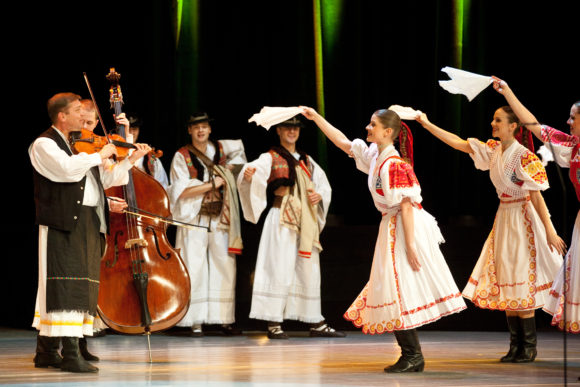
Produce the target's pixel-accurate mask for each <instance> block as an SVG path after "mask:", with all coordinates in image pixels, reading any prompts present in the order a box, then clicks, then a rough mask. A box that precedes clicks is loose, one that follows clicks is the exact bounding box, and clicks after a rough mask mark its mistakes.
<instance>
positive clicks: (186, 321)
mask: <svg viewBox="0 0 580 387" xmlns="http://www.w3.org/2000/svg"><path fill="white" fill-rule="evenodd" d="M199 223H200V225H203V226H207V225H208V224H209V226H210V230H211V231H210V232H207V231H206V230H205V229H202V228H199V229H196V230H192V229H186V228H179V229H178V230H177V234H176V242H175V247H176V248H178V249H181V257H182V258H183V260H184V261H185V264H186V266H187V270H188V271H189V277H190V279H191V299H190V304H189V310H188V311H187V314H186V315H185V316H184V317H183V319H182V320H181V321H180V322H179V323H178V324H177V326H181V327H187V326H192V325H194V324H231V323H233V322H234V321H235V289H236V258H235V255H234V254H228V233H227V231H225V230H218V229H217V224H218V221H217V219H216V217H213V218H212V220H211V224H210V222H209V217H208V216H201V217H200V222H199Z"/></svg>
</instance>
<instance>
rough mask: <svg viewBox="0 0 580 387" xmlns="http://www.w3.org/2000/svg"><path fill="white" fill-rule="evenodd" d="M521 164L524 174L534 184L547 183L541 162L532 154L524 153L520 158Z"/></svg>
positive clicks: (546, 176)
mask: <svg viewBox="0 0 580 387" xmlns="http://www.w3.org/2000/svg"><path fill="white" fill-rule="evenodd" d="M521 164H522V168H523V170H524V172H525V173H526V174H527V175H528V176H530V177H531V178H532V179H533V180H534V181H535V182H536V183H538V184H545V183H546V182H547V181H548V175H546V170H545V169H544V166H543V165H542V162H541V161H540V159H539V158H538V156H536V155H535V154H534V153H532V152H530V151H526V152H525V153H524V154H523V155H522V158H521Z"/></svg>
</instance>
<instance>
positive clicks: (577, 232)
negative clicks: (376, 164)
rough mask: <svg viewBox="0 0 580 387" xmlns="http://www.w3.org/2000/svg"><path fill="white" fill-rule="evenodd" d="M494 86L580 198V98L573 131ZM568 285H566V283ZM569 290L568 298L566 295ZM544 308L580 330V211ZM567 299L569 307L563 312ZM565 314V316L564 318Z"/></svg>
mask: <svg viewBox="0 0 580 387" xmlns="http://www.w3.org/2000/svg"><path fill="white" fill-rule="evenodd" d="M493 87H494V89H496V90H497V91H498V92H499V93H500V94H502V95H503V96H504V97H505V98H506V100H507V102H508V103H509V105H510V106H511V107H512V109H513V110H514V112H515V113H516V115H517V116H518V118H519V120H520V121H521V122H524V123H525V126H526V127H527V128H528V129H529V130H530V131H531V132H532V133H533V134H534V135H535V136H536V137H537V138H539V139H540V140H541V141H542V142H544V143H545V147H546V148H547V150H549V151H553V152H554V156H555V161H556V162H557V163H558V165H560V166H561V167H563V168H570V180H572V184H573V185H574V189H575V191H576V197H577V198H578V201H580V152H578V150H579V149H580V101H578V102H576V103H574V104H573V105H572V107H571V108H570V118H569V119H568V121H567V123H568V125H569V126H570V134H569V135H568V134H566V133H563V132H560V131H558V130H556V129H554V128H551V127H549V126H546V125H540V124H539V123H538V121H537V120H536V117H535V116H534V115H533V114H532V113H531V112H530V111H529V110H528V109H527V108H526V107H525V106H524V105H523V104H522V103H521V102H520V101H519V100H518V99H517V97H516V96H515V95H514V93H513V91H512V90H511V89H510V87H509V86H508V85H507V83H505V82H503V81H502V80H501V79H499V78H497V77H494V83H493ZM564 284H565V285H564ZM564 289H566V298H564ZM550 296H551V297H549V298H548V300H547V302H546V305H544V308H543V309H544V311H546V312H548V313H550V314H551V315H552V316H554V317H553V318H552V325H557V326H558V328H560V329H561V330H564V329H565V330H566V331H567V332H570V333H580V211H578V215H577V216H576V222H575V223H574V231H573V232H572V241H571V243H570V250H569V251H568V254H567V255H566V259H565V260H564V264H563V265H562V267H561V268H560V272H559V273H558V275H557V277H556V278H555V279H554V284H553V285H552V289H551V290H550ZM564 300H565V301H566V310H565V312H566V313H564ZM564 316H565V319H564Z"/></svg>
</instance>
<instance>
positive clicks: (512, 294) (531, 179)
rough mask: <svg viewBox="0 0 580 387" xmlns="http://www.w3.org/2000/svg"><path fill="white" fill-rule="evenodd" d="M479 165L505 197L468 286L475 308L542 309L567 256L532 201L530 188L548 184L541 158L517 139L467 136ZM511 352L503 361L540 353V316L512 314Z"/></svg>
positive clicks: (467, 293)
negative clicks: (505, 143) (554, 246)
mask: <svg viewBox="0 0 580 387" xmlns="http://www.w3.org/2000/svg"><path fill="white" fill-rule="evenodd" d="M467 141H468V142H469V145H470V146H471V148H472V149H473V151H474V153H471V154H470V156H471V158H472V159H473V161H474V163H475V167H476V168H477V169H480V170H484V171H485V170H489V173H490V178H491V181H492V183H493V185H494V186H495V188H496V192H497V195H498V197H499V200H500V204H499V208H498V211H497V213H496V216H495V220H494V223H493V228H492V230H491V233H490V234H489V236H488V238H487V240H486V242H485V244H484V246H483V250H482V252H481V255H480V257H479V259H478V261H477V263H476V265H475V268H474V269H473V272H472V273H471V276H470V277H469V281H468V283H467V285H466V286H465V289H463V296H464V297H465V298H467V299H469V300H471V301H472V302H473V303H474V304H475V306H477V307H479V308H483V309H492V310H501V311H508V310H511V311H527V310H534V309H539V308H542V307H543V306H544V305H546V303H547V302H548V300H549V299H550V294H549V293H550V288H551V287H552V281H553V280H554V278H556V275H557V273H558V269H559V268H560V265H561V264H562V257H561V256H560V255H559V254H558V252H557V251H556V250H554V251H553V252H551V251H550V248H549V247H548V242H547V237H546V230H545V228H544V226H543V224H542V221H541V219H540V217H539V215H538V213H537V212H536V209H535V208H534V206H533V205H532V203H531V202H530V196H529V191H543V190H545V189H547V188H548V187H549V184H548V178H547V175H546V171H545V170H544V167H543V165H542V163H541V161H540V160H539V159H538V157H537V156H536V155H535V154H534V153H533V152H531V151H530V150H528V149H527V148H526V147H524V146H523V145H521V144H520V143H519V142H518V141H514V142H513V143H512V144H511V145H510V146H509V147H508V148H507V149H505V150H502V147H501V142H499V141H496V140H488V141H487V142H485V143H484V142H481V141H479V140H477V139H473V138H469V139H468V140H467ZM507 321H508V328H509V331H510V350H509V352H508V354H507V355H506V356H504V357H502V359H501V361H502V362H529V361H533V360H534V359H535V356H536V353H537V351H536V343H537V337H536V325H535V317H531V318H520V317H519V316H508V317H507Z"/></svg>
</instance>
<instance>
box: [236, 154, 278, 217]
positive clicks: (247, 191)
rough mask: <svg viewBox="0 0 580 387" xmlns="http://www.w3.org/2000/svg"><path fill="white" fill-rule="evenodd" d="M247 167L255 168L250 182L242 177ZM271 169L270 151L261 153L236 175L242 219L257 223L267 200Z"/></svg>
mask: <svg viewBox="0 0 580 387" xmlns="http://www.w3.org/2000/svg"><path fill="white" fill-rule="evenodd" d="M248 167H254V168H256V172H255V173H254V175H253V176H252V181H251V182H248V181H246V180H245V179H244V172H245V170H246V169H247V168H248ZM271 169H272V156H271V155H270V153H262V154H261V155H260V157H258V158H257V159H256V160H254V161H252V162H250V163H247V164H246V165H244V167H243V168H242V170H241V171H240V173H239V175H238V180H237V185H238V194H239V195H240V203H241V205H242V211H243V213H244V219H246V220H247V221H248V222H252V223H258V220H259V219H260V215H261V214H262V211H264V209H265V208H266V205H267V201H268V198H267V193H266V189H267V188H268V178H269V177H270V171H271Z"/></svg>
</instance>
